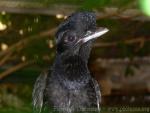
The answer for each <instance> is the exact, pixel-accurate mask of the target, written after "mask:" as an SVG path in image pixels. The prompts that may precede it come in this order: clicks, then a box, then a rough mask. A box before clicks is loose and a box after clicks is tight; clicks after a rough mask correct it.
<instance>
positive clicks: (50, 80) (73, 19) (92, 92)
mask: <svg viewBox="0 0 150 113" xmlns="http://www.w3.org/2000/svg"><path fill="white" fill-rule="evenodd" d="M107 31H108V29H107V28H102V27H100V28H98V27H97V26H96V16H95V14H94V13H93V12H78V13H73V14H72V15H71V16H69V17H68V18H67V19H66V20H65V21H64V22H63V23H62V24H60V26H59V27H58V30H57V32H56V47H57V48H56V49H57V52H56V58H55V60H54V64H53V67H52V69H51V71H49V72H47V73H45V72H44V73H43V74H41V75H40V76H39V77H38V78H37V80H36V83H35V85H34V90H33V105H34V108H35V109H36V110H39V112H41V110H42V109H43V106H45V105H46V106H48V107H50V106H53V107H54V108H55V109H56V110H58V111H59V112H63V113H74V112H78V111H84V112H89V111H96V112H98V111H99V110H100V106H99V103H100V101H101V94H100V89H99V85H98V83H97V81H96V80H95V79H94V78H92V76H91V75H90V72H89V70H88V66H87V63H88V58H89V55H90V51H91V46H92V43H93V41H94V40H95V39H96V38H97V37H99V36H101V35H103V34H105V33H106V32H107Z"/></svg>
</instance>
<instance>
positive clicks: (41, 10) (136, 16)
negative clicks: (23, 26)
mask: <svg viewBox="0 0 150 113" xmlns="http://www.w3.org/2000/svg"><path fill="white" fill-rule="evenodd" d="M80 7H81V6H77V5H65V4H59V5H57V4H50V5H48V6H47V5H44V4H42V3H40V2H31V1H11V0H5V1H4V0H1V1H0V11H6V12H9V13H18V14H20V13H21V14H43V15H53V16H55V15H56V14H63V15H66V16H68V15H70V14H71V13H73V12H75V11H77V10H78V9H79V8H80ZM127 8H128V9H127ZM127 8H123V9H120V8H118V7H105V8H103V10H102V9H100V10H99V9H96V11H95V12H96V15H97V16H98V19H101V18H112V19H118V18H119V19H120V18H123V19H130V20H133V21H134V20H138V21H150V17H148V16H145V15H144V14H142V12H141V11H140V10H138V9H133V8H132V5H131V6H130V7H127Z"/></svg>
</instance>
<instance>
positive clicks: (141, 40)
mask: <svg viewBox="0 0 150 113" xmlns="http://www.w3.org/2000/svg"><path fill="white" fill-rule="evenodd" d="M145 41H150V39H148V38H147V39H146V38H144V37H139V38H134V39H129V40H122V41H118V42H101V43H95V44H94V47H112V46H117V45H118V44H119V43H121V42H123V43H124V44H135V43H140V45H143V43H144V42H145Z"/></svg>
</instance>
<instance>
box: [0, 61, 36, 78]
mask: <svg viewBox="0 0 150 113" xmlns="http://www.w3.org/2000/svg"><path fill="white" fill-rule="evenodd" d="M32 63H34V61H27V62H22V63H19V64H17V65H16V66H13V67H12V68H9V69H8V70H6V71H4V72H2V73H0V80H1V79H3V78H4V77H6V76H7V75H9V74H11V73H13V72H15V71H17V70H19V69H21V68H23V67H25V66H27V65H29V64H32Z"/></svg>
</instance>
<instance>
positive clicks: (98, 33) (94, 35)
mask: <svg viewBox="0 0 150 113" xmlns="http://www.w3.org/2000/svg"><path fill="white" fill-rule="evenodd" d="M108 31H109V30H108V29H107V28H102V27H100V28H98V29H97V30H96V31H94V32H92V31H88V32H87V34H86V35H85V37H84V38H82V39H80V41H82V43H86V42H88V41H89V40H93V39H96V38H98V37H100V36H102V35H104V34H105V33H107V32H108Z"/></svg>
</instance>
